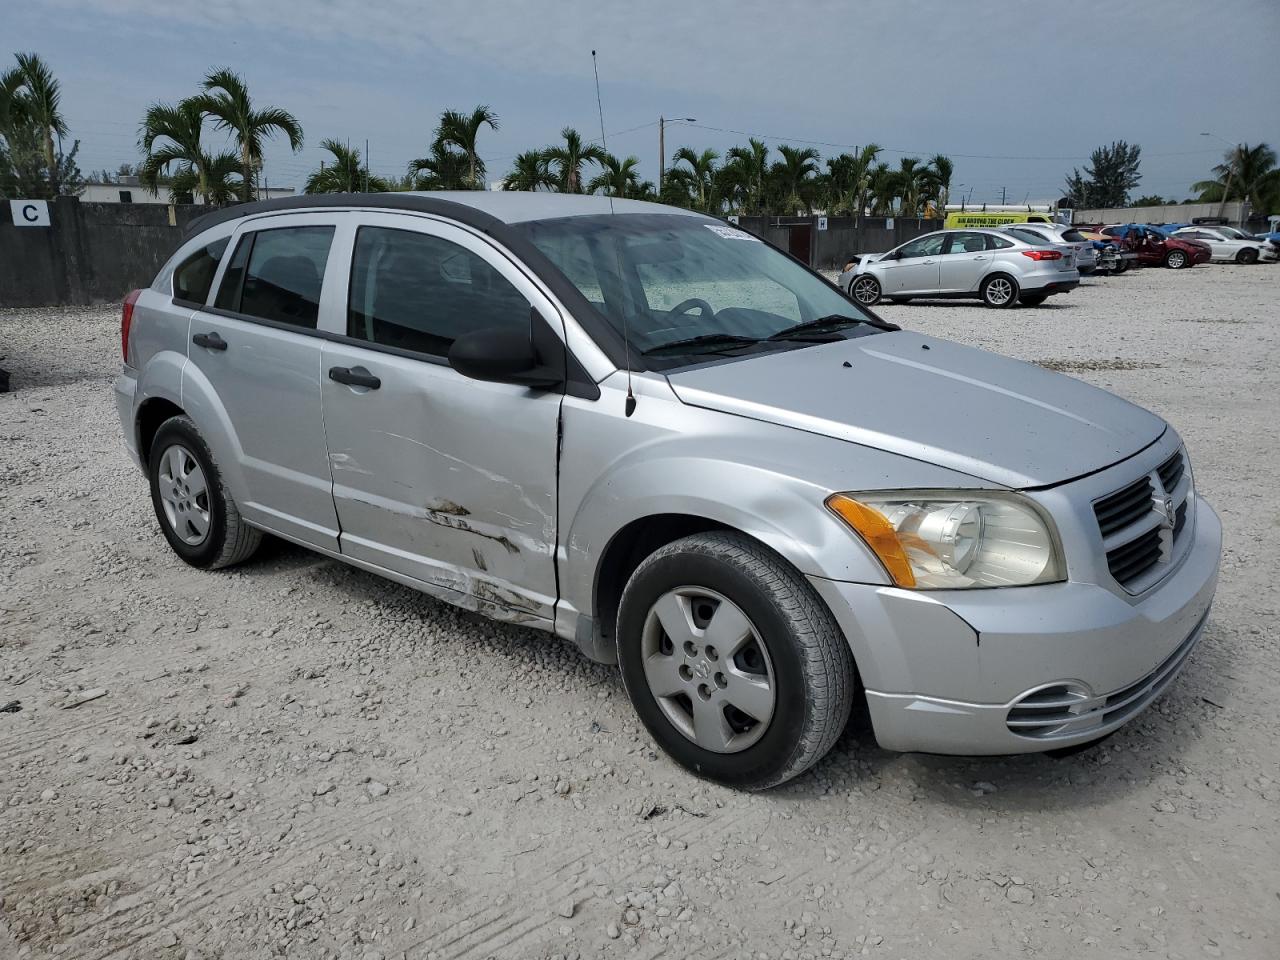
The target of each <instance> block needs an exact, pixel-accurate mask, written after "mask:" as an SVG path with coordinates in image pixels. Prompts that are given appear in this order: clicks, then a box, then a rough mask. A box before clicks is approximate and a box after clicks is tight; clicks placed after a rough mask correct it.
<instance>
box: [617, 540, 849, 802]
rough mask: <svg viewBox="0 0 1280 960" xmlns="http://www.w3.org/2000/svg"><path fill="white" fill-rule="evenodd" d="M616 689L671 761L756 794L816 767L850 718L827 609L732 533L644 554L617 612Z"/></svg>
mask: <svg viewBox="0 0 1280 960" xmlns="http://www.w3.org/2000/svg"><path fill="white" fill-rule="evenodd" d="M617 637H618V660H619V664H620V666H621V669H622V678H623V683H624V684H625V686H626V689H627V694H628V695H629V696H630V697H631V702H632V703H633V704H634V706H635V709H636V713H638V714H639V716H640V719H641V720H642V721H643V722H644V725H645V726H646V727H647V728H648V730H649V733H650V734H651V735H652V736H653V738H654V739H655V740H656V741H657V742H658V744H659V745H660V746H661V747H662V749H663V750H665V751H666V752H667V753H668V754H669V755H670V756H671V757H672V758H673V759H674V760H675V761H676V762H677V763H680V764H681V765H682V766H684V767H686V768H688V769H689V770H691V771H692V772H694V773H695V774H697V775H699V776H702V777H706V778H708V779H710V780H715V781H717V782H719V783H723V784H726V785H729V786H733V787H739V788H743V789H748V790H760V789H764V788H766V787H771V786H774V785H775V784H779V783H782V782H783V781H784V780H789V779H791V778H792V777H794V776H796V775H797V774H799V773H801V772H802V771H804V770H805V769H807V768H808V767H809V766H811V765H812V764H813V763H815V762H817V761H818V760H819V759H820V758H821V757H822V756H823V755H824V754H825V753H826V752H827V751H828V750H829V749H830V748H831V745H832V744H833V743H834V742H835V740H836V738H837V737H838V736H839V735H840V733H841V731H842V730H843V729H844V726H845V723H846V722H847V721H848V718H849V709H850V705H851V703H852V700H853V692H854V687H855V680H854V667H853V657H852V655H851V654H850V652H849V646H848V644H847V643H846V641H845V638H844V636H843V635H842V634H841V632H840V630H839V628H838V627H837V626H836V624H835V621H834V620H833V619H832V617H831V613H830V611H828V610H827V608H826V607H825V606H824V604H823V603H822V600H821V599H820V598H819V597H818V595H817V594H816V593H815V592H814V590H813V588H812V587H811V586H810V585H809V584H808V583H807V582H806V581H805V579H804V578H803V577H802V576H800V574H799V573H797V572H796V571H795V570H794V569H793V568H792V567H791V566H790V565H789V564H788V563H787V562H786V561H785V560H783V559H782V558H781V557H779V556H778V555H777V554H775V553H773V552H772V551H771V550H769V549H767V548H766V547H764V546H762V545H760V544H758V543H756V542H755V541H753V540H751V539H749V538H748V537H745V536H742V535H741V534H737V533H730V532H715V533H706V534H698V535H696V536H691V537H685V538H684V539H682V540H677V541H676V542H675V543H672V544H669V545H667V546H665V547H663V548H662V549H660V550H658V551H657V552H656V553H654V554H652V555H651V556H650V557H648V558H647V559H646V560H645V561H644V562H643V563H641V564H640V566H639V567H638V568H637V569H636V572H635V573H634V574H633V575H632V576H631V579H630V580H629V581H628V583H627V586H626V589H625V591H624V592H623V596H622V604H621V606H620V608H619V611H618V629H617Z"/></svg>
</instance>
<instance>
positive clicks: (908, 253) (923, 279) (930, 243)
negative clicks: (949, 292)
mask: <svg viewBox="0 0 1280 960" xmlns="http://www.w3.org/2000/svg"><path fill="white" fill-rule="evenodd" d="M946 239H947V235H946V234H945V233H931V234H928V235H926V236H923V237H919V238H917V239H915V240H912V241H911V242H910V243H904V244H903V245H902V246H900V247H899V248H898V249H897V250H895V251H893V256H892V257H889V258H886V259H885V260H882V261H880V262H881V264H883V266H882V267H881V268H880V269H881V276H882V277H883V278H884V279H883V282H882V287H883V289H884V292H885V294H886V295H894V294H918V293H934V292H936V291H937V289H938V261H939V260H940V259H941V253H942V245H943V243H945V242H946Z"/></svg>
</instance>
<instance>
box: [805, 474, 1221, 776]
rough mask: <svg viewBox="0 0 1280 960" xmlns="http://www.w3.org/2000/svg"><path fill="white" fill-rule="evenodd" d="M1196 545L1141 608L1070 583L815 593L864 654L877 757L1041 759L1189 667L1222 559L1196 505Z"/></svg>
mask: <svg viewBox="0 0 1280 960" xmlns="http://www.w3.org/2000/svg"><path fill="white" fill-rule="evenodd" d="M1193 536H1194V540H1193V542H1192V543H1191V545H1190V546H1189V548H1188V550H1187V553H1186V554H1185V555H1184V558H1183V560H1182V562H1181V565H1180V566H1179V567H1178V569H1177V570H1176V571H1174V572H1172V573H1171V574H1170V575H1169V576H1168V577H1167V578H1166V579H1165V580H1163V581H1162V582H1161V583H1160V584H1159V585H1158V586H1156V587H1154V588H1152V589H1151V590H1150V591H1148V592H1147V593H1146V594H1145V595H1143V596H1141V597H1130V598H1125V597H1122V596H1119V595H1118V594H1116V593H1115V592H1113V591H1111V590H1108V589H1106V588H1104V587H1102V586H1100V585H1098V584H1091V583H1084V582H1073V581H1068V582H1066V583H1057V584H1046V585H1044V586H1037V587H1020V588H1005V589H996V590H968V591H966V590H957V591H931V592H929V591H912V590H901V589H898V588H895V587H886V586H876V585H871V584H854V583H845V582H840V581H833V580H825V579H822V578H818V577H811V578H810V581H811V582H812V583H813V585H814V587H815V588H816V589H817V590H818V592H819V593H820V594H821V595H822V596H823V599H824V600H826V602H827V604H828V606H829V607H830V608H831V610H832V612H833V613H834V614H835V616H836V619H837V621H839V623H840V626H841V627H842V628H843V629H844V631H845V636H846V637H848V638H849V640H850V644H851V646H852V647H853V648H854V656H855V659H856V660H857V662H858V667H859V670H860V672H861V674H862V680H863V683H864V684H865V686H866V688H867V689H866V693H867V705H868V708H869V710H870V714H871V722H872V726H873V728H874V730H875V735H876V739H877V741H879V743H880V745H881V746H883V747H885V748H886V749H890V750H901V751H921V752H928V753H951V754H970V755H979V754H1012V753H1033V752H1036V751H1041V750H1049V749H1054V748H1058V747H1065V746H1071V745H1073V744H1077V743H1084V742H1088V741H1089V740H1093V739H1097V738H1098V737H1102V736H1105V735H1106V734H1108V733H1110V732H1112V731H1113V730H1115V729H1117V728H1119V727H1120V726H1122V725H1123V724H1124V723H1126V722H1127V721H1128V720H1130V719H1132V718H1133V717H1134V716H1136V715H1137V714H1138V713H1140V712H1141V711H1142V710H1143V709H1144V708H1145V707H1146V706H1147V705H1148V704H1150V703H1151V701H1152V700H1154V699H1155V698H1156V697H1157V696H1159V694H1160V693H1161V692H1162V691H1163V690H1164V689H1165V688H1166V687H1167V686H1168V685H1169V684H1170V683H1171V682H1172V681H1173V679H1174V677H1175V676H1176V675H1177V674H1178V672H1179V671H1180V670H1181V669H1182V667H1183V666H1184V665H1185V663H1186V662H1187V659H1188V656H1189V655H1190V653H1191V650H1192V649H1193V648H1194V646H1195V644H1196V642H1197V641H1198V639H1199V637H1200V634H1201V632H1202V631H1203V629H1204V622H1205V619H1206V616H1207V614H1208V610H1209V606H1210V604H1211V603H1212V601H1213V595H1214V591H1215V589H1216V587H1217V578H1218V565H1219V557H1220V555H1221V550H1222V525H1221V523H1220V521H1219V520H1218V518H1217V515H1216V514H1215V513H1214V512H1213V510H1212V508H1210V507H1209V505H1208V504H1207V503H1206V502H1205V501H1204V500H1202V499H1200V498H1198V497H1197V498H1196V515H1195V527H1194V534H1193ZM1054 710H1058V711H1059V712H1058V713H1054V712H1053V711H1054ZM1046 718H1048V722H1045V721H1046ZM1028 720H1034V721H1037V722H1034V723H1031V722H1027V721H1028Z"/></svg>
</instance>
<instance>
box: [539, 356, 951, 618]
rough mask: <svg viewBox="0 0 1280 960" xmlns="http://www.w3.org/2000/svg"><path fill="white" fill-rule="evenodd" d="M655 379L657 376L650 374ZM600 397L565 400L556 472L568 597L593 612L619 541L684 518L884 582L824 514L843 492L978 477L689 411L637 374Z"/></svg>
mask: <svg viewBox="0 0 1280 960" xmlns="http://www.w3.org/2000/svg"><path fill="white" fill-rule="evenodd" d="M655 379H656V378H655ZM617 380H618V378H616V377H615V378H610V380H606V381H605V383H603V384H602V385H601V386H602V396H601V398H600V400H599V401H596V402H594V403H587V402H585V401H578V400H576V399H573V400H567V401H566V403H565V408H564V420H565V422H564V446H563V449H562V453H561V469H560V478H561V479H560V517H561V531H562V533H561V536H560V538H559V543H560V562H561V581H560V583H561V596H562V598H563V600H564V601H566V602H567V603H568V604H569V605H570V606H571V607H572V608H573V609H574V610H576V611H578V612H579V613H586V614H588V615H589V616H593V617H594V616H595V613H596V602H595V596H594V593H595V585H596V576H597V571H598V569H599V565H600V562H601V560H602V558H603V557H604V556H605V553H606V551H607V549H608V546H609V544H610V543H611V542H612V541H613V539H614V537H615V536H616V535H617V534H618V533H619V531H621V530H622V529H623V528H625V527H626V526H627V525H628V524H631V523H634V522H635V521H638V520H643V519H645V518H648V517H656V516H661V515H670V514H680V515H686V516H692V517H698V518H702V519H705V520H710V521H712V522H714V523H716V524H718V525H722V526H725V527H729V528H732V529H735V530H739V531H741V532H742V533H745V534H747V535H748V536H751V537H754V538H755V539H757V540H759V541H760V542H761V543H764V544H765V545H767V546H768V547H769V548H770V549H772V550H774V551H776V552H777V553H778V554H780V555H781V556H782V557H784V558H785V559H786V560H787V561H788V562H789V563H790V564H791V565H792V566H794V567H795V568H796V569H797V570H798V571H800V572H801V573H802V574H806V575H809V576H815V577H823V578H826V579H831V580H843V581H853V582H858V583H873V584H885V583H888V579H887V576H886V574H885V571H884V568H883V567H882V566H881V564H880V562H879V560H878V559H877V558H876V557H875V555H874V554H873V553H872V552H871V551H870V549H869V548H868V547H867V546H866V544H865V543H864V542H863V541H862V539H861V538H860V537H858V536H857V535H856V534H855V533H853V531H851V530H850V529H849V528H848V527H847V526H845V524H844V523H843V522H842V521H840V520H839V519H837V518H836V517H835V516H834V515H833V514H832V513H830V511H828V510H827V509H826V507H825V506H824V501H825V500H826V498H827V496H828V495H830V494H831V493H833V492H835V491H840V490H879V489H885V488H892V487H900V488H912V487H915V488H926V487H949V486H971V485H972V484H973V480H972V478H969V477H965V476H963V475H961V474H957V473H955V472H953V471H951V470H947V469H945V468H942V467H938V466H934V465H932V464H927V463H923V462H921V461H918V460H912V459H911V458H909V457H904V456H901V455H899V454H893V453H887V452H885V451H883V450H876V449H873V448H870V447H864V446H859V445H857V444H854V443H849V442H847V441H844V440H838V439H835V438H832V437H827V436H821V435H818V434H815V433H809V432H807V431H804V430H799V429H795V428H791V427H784V426H779V425H777V424H772V423H765V422H762V421H759V420H754V419H751V418H749V417H745V416H738V415H735V414H730V413H723V412H720V411H715V410H709V409H705V408H701V407H692V406H687V405H685V404H683V403H681V402H680V400H679V399H678V398H677V397H676V396H675V394H674V392H673V391H672V390H671V388H670V386H669V384H667V383H666V380H665V378H663V379H662V380H661V381H659V382H655V380H651V379H649V378H645V381H644V382H643V383H642V381H641V380H640V378H636V392H637V394H638V395H639V397H640V399H639V403H638V404H637V406H636V408H635V413H634V416H632V417H625V416H622V415H621V411H623V409H624V402H623V401H624V397H625V389H624V387H625V383H624V382H623V383H619V382H616V381H617Z"/></svg>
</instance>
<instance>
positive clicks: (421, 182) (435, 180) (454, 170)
mask: <svg viewBox="0 0 1280 960" xmlns="http://www.w3.org/2000/svg"><path fill="white" fill-rule="evenodd" d="M470 169H471V168H470V166H469V164H468V162H467V156H466V154H464V153H460V152H459V151H457V150H451V149H449V145H448V144H447V143H446V142H445V141H444V139H443V137H441V136H440V135H438V134H437V136H436V138H435V140H434V141H433V142H432V144H431V152H430V153H429V154H427V155H426V156H425V157H419V158H418V159H417V160H410V161H409V173H410V174H411V175H413V177H414V186H415V188H416V189H418V190H468V189H471V183H472V181H471V179H470ZM481 169H482V170H483V167H482V168H481Z"/></svg>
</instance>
